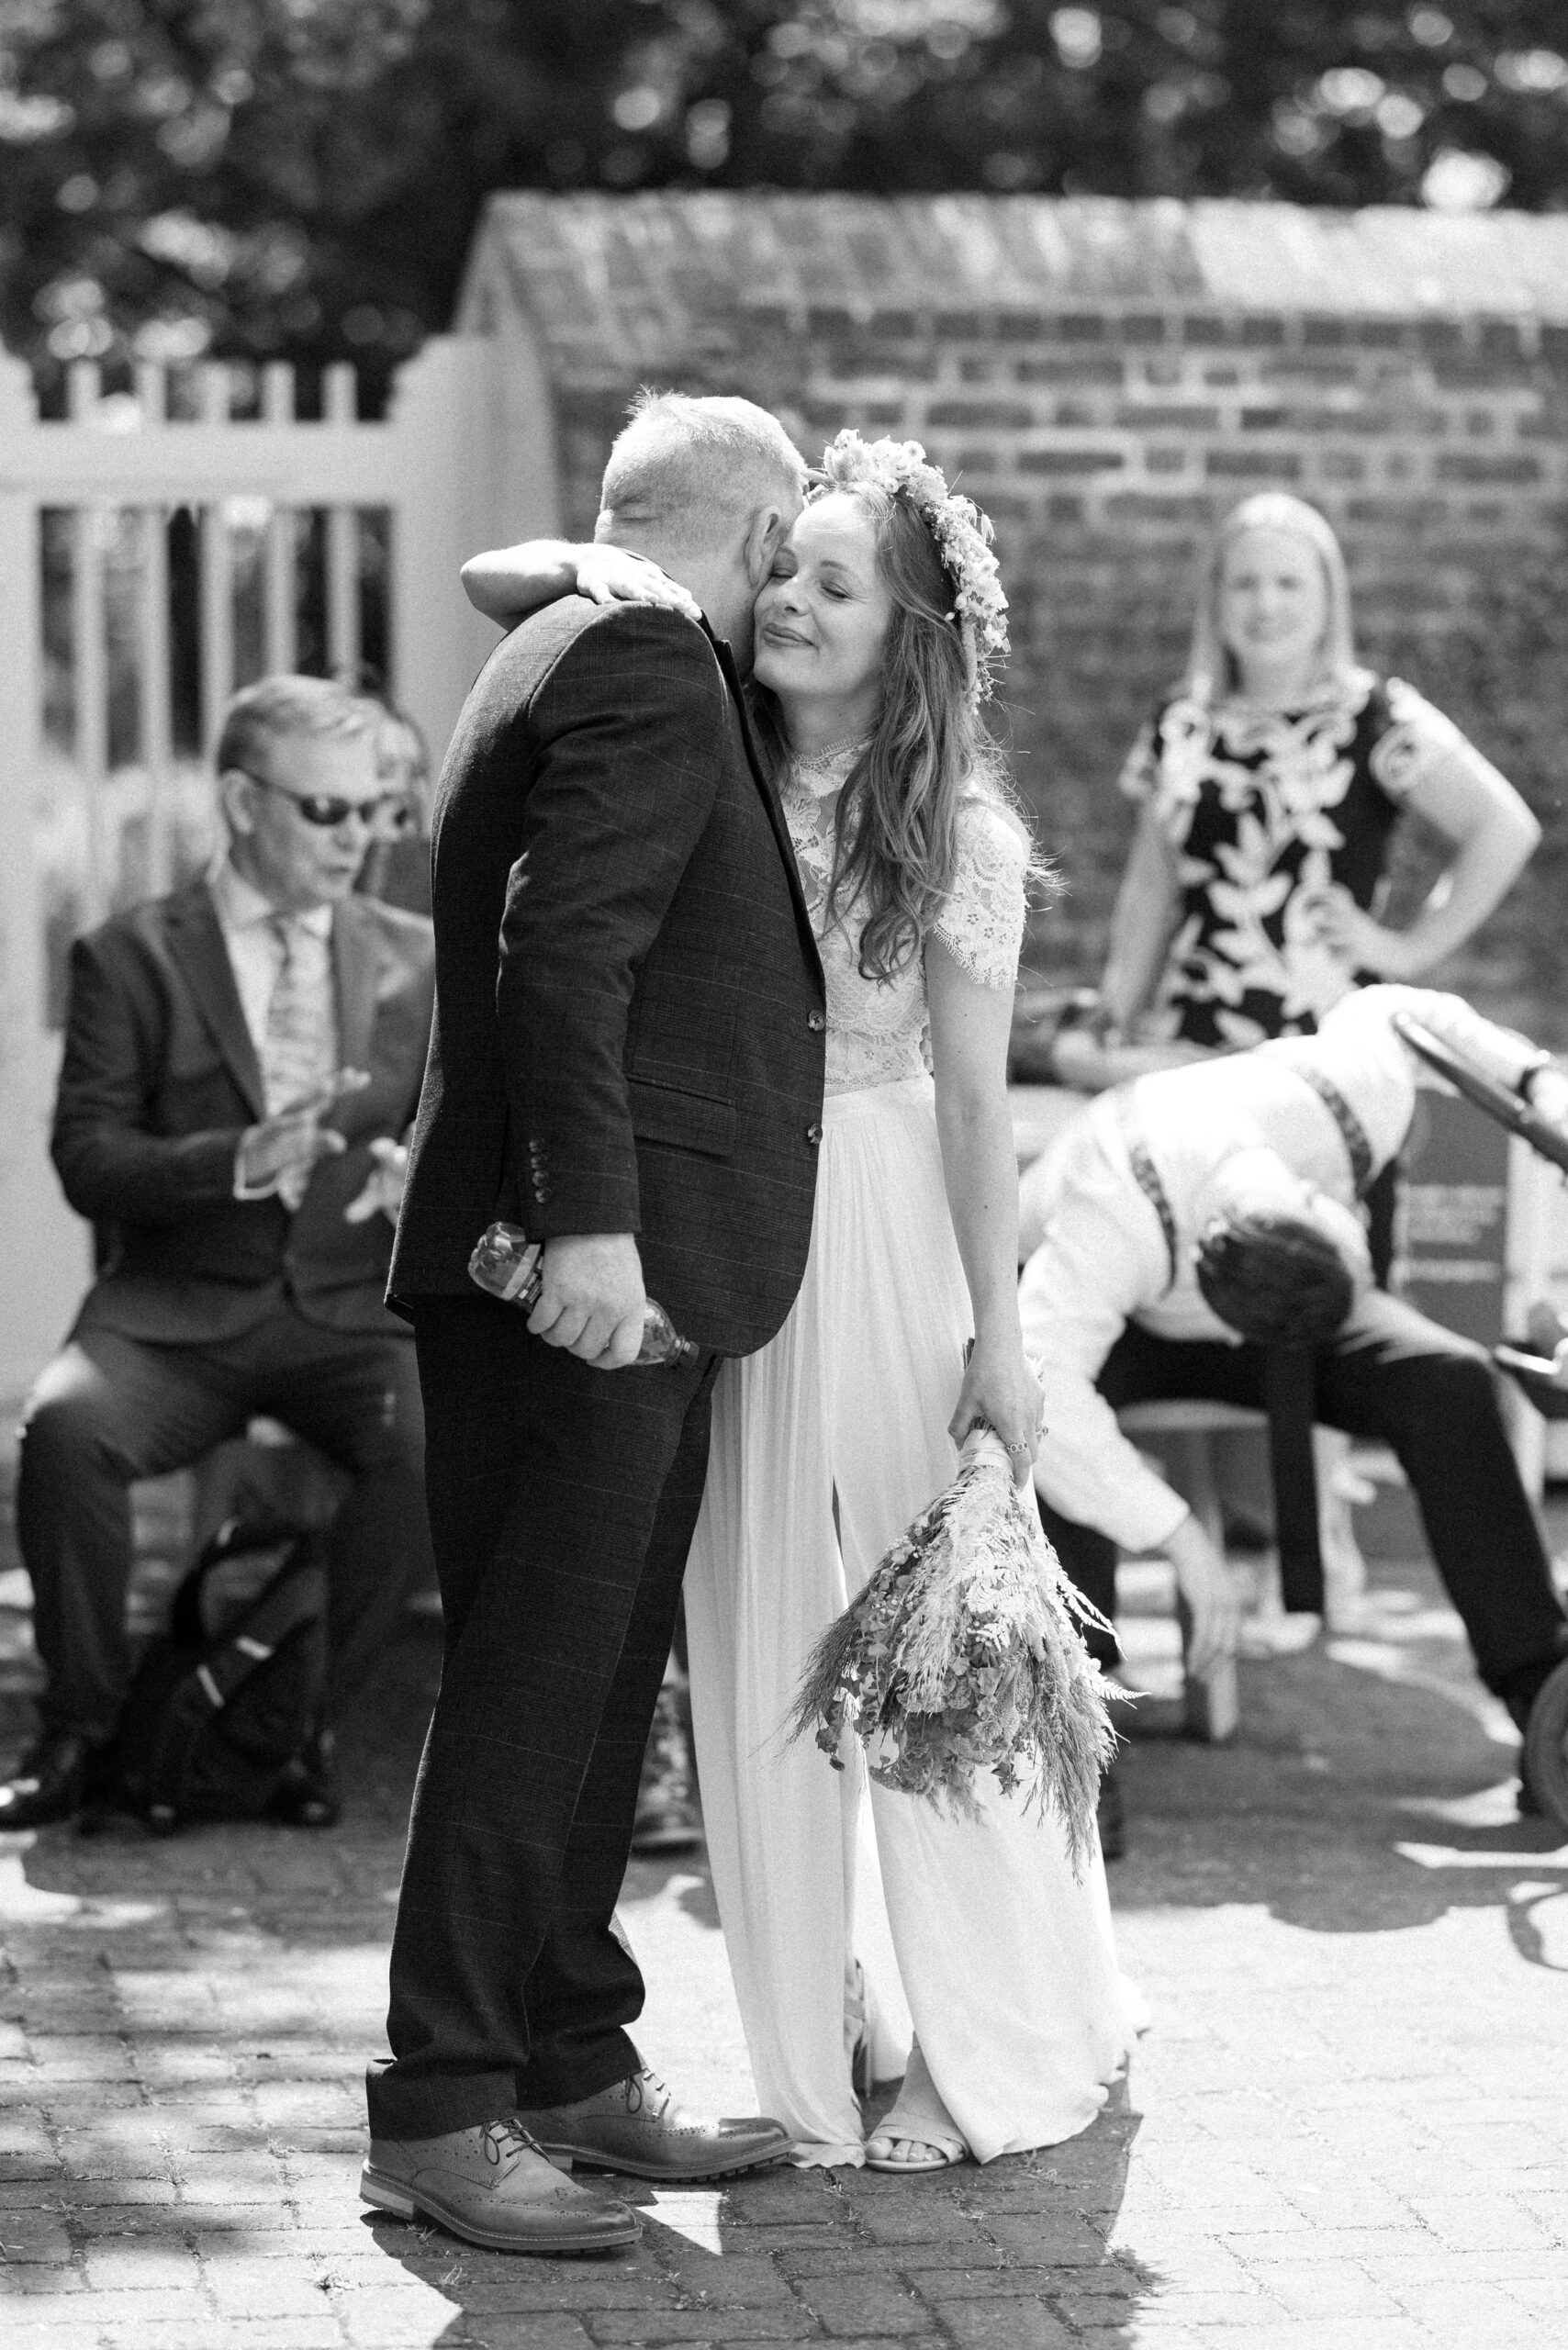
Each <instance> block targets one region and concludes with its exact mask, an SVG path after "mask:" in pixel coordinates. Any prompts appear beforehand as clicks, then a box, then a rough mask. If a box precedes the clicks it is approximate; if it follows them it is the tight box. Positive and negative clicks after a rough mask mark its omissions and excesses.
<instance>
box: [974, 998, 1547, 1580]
mask: <svg viewBox="0 0 1568 2350" xmlns="http://www.w3.org/2000/svg"><path fill="white" fill-rule="evenodd" d="M1396 1012H1407V1013H1411V1014H1413V1015H1414V1016H1415V1017H1416V1018H1417V1019H1418V1020H1419V1021H1420V1022H1421V1024H1422V1025H1423V1026H1424V1027H1426V1028H1428V1029H1430V1030H1431V1032H1432V1034H1433V1035H1435V1036H1438V1037H1439V1038H1440V1039H1441V1040H1442V1042H1443V1043H1445V1044H1447V1045H1449V1046H1452V1047H1453V1048H1454V1050H1456V1051H1457V1052H1460V1053H1462V1055H1463V1056H1464V1057H1465V1059H1466V1060H1467V1061H1469V1062H1471V1063H1473V1065H1474V1066H1475V1067H1476V1068H1478V1069H1482V1070H1484V1072H1485V1074H1486V1075H1487V1076H1489V1077H1493V1078H1495V1079H1497V1080H1499V1081H1500V1082H1502V1083H1503V1084H1505V1085H1509V1086H1512V1085H1517V1084H1518V1080H1519V1079H1520V1077H1521V1076H1522V1075H1523V1074H1524V1072H1525V1070H1526V1069H1529V1067H1531V1066H1532V1064H1533V1063H1534V1062H1535V1061H1536V1060H1537V1059H1538V1058H1539V1055H1538V1054H1537V1052H1536V1049H1535V1047H1534V1046H1532V1045H1530V1044H1529V1043H1528V1042H1527V1041H1526V1040H1525V1039H1524V1038H1523V1037H1521V1036H1516V1035H1513V1034H1512V1033H1511V1032H1510V1031H1508V1030H1507V1029H1505V1028H1499V1027H1497V1026H1495V1024H1494V1023H1493V1022H1491V1021H1489V1020H1484V1019H1483V1018H1482V1017H1481V1015H1480V1013H1476V1012H1473V1011H1472V1010H1471V1007H1470V1006H1469V1004H1467V1003H1464V1002H1462V1001H1461V999H1460V998H1459V997H1458V996H1453V995H1439V994H1438V993H1436V992H1435V991H1434V990H1430V989H1427V988H1410V987H1392V986H1390V987H1370V988H1361V989H1358V990H1356V991H1355V992H1354V993H1353V994H1351V995H1349V996H1347V997H1345V999H1344V1000H1343V1002H1340V1003H1338V1004H1337V1005H1336V1006H1335V1007H1334V1009H1333V1011H1332V1012H1330V1013H1328V1014H1327V1018H1326V1019H1325V1020H1324V1022H1323V1024H1322V1026H1321V1028H1319V1030H1318V1032H1317V1034H1316V1035H1315V1036H1289V1037H1281V1038H1280V1039H1279V1040H1278V1041H1277V1042H1275V1043H1273V1044H1270V1045H1260V1046H1255V1047H1254V1048H1253V1050H1251V1051H1250V1052H1245V1053H1237V1054H1233V1055H1230V1056H1228V1057H1225V1058H1219V1059H1215V1060H1213V1061H1204V1062H1198V1063H1194V1064H1193V1065H1192V1066H1190V1067H1187V1068H1184V1069H1166V1070H1162V1071H1161V1072H1160V1073H1159V1075H1158V1076H1154V1077H1144V1078H1139V1079H1137V1080H1136V1082H1134V1083H1133V1084H1131V1085H1127V1086H1120V1087H1118V1088H1116V1090H1115V1091H1114V1092H1112V1093H1103V1094H1101V1095H1100V1096H1099V1097H1098V1098H1097V1099H1096V1100H1095V1101H1094V1102H1092V1104H1091V1106H1090V1108H1089V1110H1088V1111H1087V1112H1086V1113H1085V1114H1084V1116H1083V1117H1082V1118H1081V1119H1080V1120H1079V1121H1078V1122H1077V1124H1076V1125H1072V1126H1070V1127H1069V1129H1068V1130H1067V1132H1066V1133H1065V1134H1064V1135H1062V1136H1060V1137H1059V1139H1058V1141H1057V1142H1056V1143H1055V1144H1054V1145H1053V1146H1052V1147H1051V1148H1050V1149H1049V1150H1048V1151H1047V1153H1046V1156H1045V1157H1044V1158H1042V1159H1041V1160H1039V1161H1038V1163H1037V1164H1036V1166H1035V1167H1033V1168H1031V1169H1030V1170H1029V1172H1028V1174H1027V1175H1026V1177H1025V1181H1024V1185H1023V1189H1022V1193H1021V1197H1020V1211H1021V1222H1020V1229H1021V1231H1022V1232H1023V1234H1024V1235H1025V1246H1031V1245H1032V1244H1034V1245H1032V1253H1031V1255H1030V1257H1029V1261H1028V1263H1027V1264H1026V1265H1025V1269H1024V1276H1023V1281H1022V1284H1021V1287H1020V1292H1019V1304H1020V1307H1021V1310H1022V1314H1023V1321H1024V1343H1025V1348H1027V1349H1028V1352H1029V1353H1030V1355H1031V1356H1034V1357H1036V1358H1037V1359H1039V1360H1041V1361H1042V1365H1043V1368H1042V1372H1041V1383H1042V1385H1043V1387H1044V1389H1045V1396H1046V1427H1047V1435H1046V1438H1045V1441H1044V1442H1043V1444H1042V1445H1041V1447H1040V1455H1039V1459H1038V1460H1037V1461H1036V1468H1035V1481H1036V1484H1037V1485H1038V1487H1039V1490H1040V1492H1041V1494H1043V1495H1044V1496H1045V1498H1046V1500H1047V1501H1048V1502H1049V1503H1050V1504H1051V1505H1052V1506H1053V1507H1054V1508H1056V1509H1058V1510H1059V1511H1060V1512H1061V1514H1062V1515H1063V1516H1065V1517H1070V1518H1072V1519H1074V1520H1076V1521H1077V1522H1078V1523H1079V1524H1081V1525H1085V1526H1092V1527H1097V1528H1099V1530H1100V1531H1101V1532H1103V1533H1105V1534H1108V1535H1109V1536H1110V1537H1111V1539H1113V1541H1114V1542H1116V1543H1118V1544H1120V1546H1121V1547H1122V1549H1123V1550H1131V1551H1134V1552H1137V1551H1144V1550H1157V1549H1158V1548H1159V1545H1160V1544H1161V1543H1162V1542H1163V1541H1165V1540H1166V1539H1167V1538H1168V1537H1169V1536H1170V1534H1171V1533H1173V1532H1174V1530H1175V1528H1176V1527H1177V1526H1178V1525H1180V1523H1181V1521H1182V1518H1184V1517H1185V1516H1186V1515H1187V1505H1186V1503H1185V1502H1184V1501H1182V1499H1181V1497H1180V1495H1179V1494H1175V1493H1173V1492H1172V1491H1171V1489H1170V1486H1169V1485H1168V1484H1166V1483H1165V1481H1164V1479H1163V1478H1161V1477H1160V1476H1159V1474H1158V1473H1157V1472H1156V1471H1155V1470H1153V1469H1152V1468H1150V1466H1149V1464H1148V1461H1147V1460H1145V1458H1144V1456H1143V1455H1142V1454H1141V1453H1140V1452H1139V1451H1138V1450H1137V1448H1136V1446H1134V1445H1132V1444H1130V1443H1129V1442H1128V1441H1127V1439H1126V1437H1124V1436H1123V1435H1122V1433H1121V1430H1120V1429H1119V1428H1118V1427H1117V1425H1116V1417H1115V1414H1114V1412H1113V1411H1112V1409H1111V1407H1110V1405H1109V1404H1106V1403H1105V1402H1103V1399H1102V1398H1101V1396H1100V1395H1099V1394H1098V1393H1097V1392H1096V1389H1095V1385H1094V1382H1095V1380H1096V1378H1097V1377H1098V1376H1099V1373H1100V1371H1101V1368H1102V1366H1103V1363H1104V1360H1105V1358H1106V1356H1107V1355H1108V1354H1109V1353H1110V1351H1111V1348H1113V1346H1114V1344H1115V1342H1116V1340H1117V1338H1118V1337H1120V1336H1121V1334H1122V1331H1123V1329H1124V1327H1125V1326H1126V1324H1127V1323H1128V1322H1129V1321H1137V1323H1138V1324H1139V1325H1140V1326H1142V1327H1143V1328H1145V1329H1148V1330H1151V1331H1153V1332H1154V1333H1155V1334H1156V1335H1157V1336H1158V1337H1164V1338H1175V1339H1192V1338H1201V1339H1208V1340H1214V1339H1221V1340H1224V1341H1226V1342H1227V1343H1229V1344H1231V1345H1239V1344H1240V1340H1239V1339H1238V1337H1237V1334H1236V1332H1235V1331H1234V1330H1232V1329H1230V1328H1229V1327H1228V1326H1227V1325H1226V1324H1225V1323H1223V1322H1222V1321H1221V1320H1220V1319H1219V1317H1218V1315H1215V1313H1214V1312H1213V1311H1212V1310H1211V1309H1210V1307H1209V1306H1208V1305H1207V1304H1205V1302H1204V1297H1203V1295H1202V1293H1201V1292H1200V1291H1199V1289H1198V1285H1197V1279H1196V1274H1195V1270H1194V1250H1195V1246H1196V1242H1197V1239H1198V1236H1199V1234H1200V1232H1201V1231H1202V1229H1203V1225H1204V1222H1205V1221H1206V1212H1207V1201H1206V1198H1205V1188H1206V1186H1207V1184H1208V1182H1209V1181H1210V1179H1211V1178H1212V1177H1213V1176H1214V1174H1215V1172H1216V1170H1217V1169H1219V1168H1220V1167H1221V1166H1222V1165H1223V1164H1224V1163H1225V1162H1226V1160H1228V1159H1230V1158H1234V1157H1235V1156H1236V1155H1237V1153H1238V1152H1239V1151H1244V1150H1256V1149H1258V1148H1260V1147H1261V1148H1266V1149H1270V1150H1272V1151H1274V1152H1276V1153H1277V1154H1278V1156H1279V1157H1280V1158H1282V1159H1283V1160H1284V1162H1285V1164H1286V1165H1287V1166H1288V1167H1289V1168H1291V1169H1292V1170H1293V1171H1294V1173H1296V1174H1298V1175H1302V1176H1305V1179H1306V1180H1307V1181H1308V1182H1310V1183H1312V1184H1315V1185H1316V1187H1317V1189H1318V1190H1320V1191H1322V1192H1327V1194H1328V1195H1329V1197H1330V1198H1332V1199H1336V1200H1338V1201H1340V1202H1341V1203H1343V1204H1344V1205H1345V1206H1347V1207H1349V1206H1352V1205H1353V1204H1354V1200H1355V1187H1354V1182H1353V1180H1352V1176H1351V1171H1350V1154H1349V1152H1348V1150H1347V1148H1346V1146H1345V1141H1344V1138H1343V1136H1341V1134H1340V1132H1339V1128H1338V1125H1337V1124H1336V1122H1335V1119H1334V1116H1333V1113H1332V1112H1331V1111H1330V1110H1329V1109H1328V1108H1327V1105H1326V1103H1325V1102H1323V1100H1322V1099H1321V1097H1320V1096H1319V1095H1318V1094H1317V1093H1316V1091H1314V1090H1313V1088H1312V1087H1311V1086H1310V1085H1309V1084H1307V1083H1305V1082H1304V1081H1303V1080H1302V1079H1301V1078H1300V1077H1299V1076H1298V1075H1297V1074H1296V1071H1297V1069H1299V1068H1300V1067H1302V1066H1304V1065H1305V1066H1307V1067H1310V1068H1312V1069H1316V1070H1318V1071H1320V1072H1321V1073H1322V1075H1323V1076H1324V1077H1325V1078H1327V1079H1328V1080H1330V1082H1331V1083H1332V1084H1333V1085H1335V1086H1336V1087H1337V1088H1338V1091H1339V1092H1340V1093H1341V1094H1342V1096H1343V1097H1344V1099H1345V1101H1346V1102H1347V1103H1348V1104H1349V1106H1350V1110H1351V1111H1352V1112H1353V1113H1354V1114H1355V1116H1356V1117H1357V1118H1358V1119H1359V1120H1360V1122H1361V1126H1362V1128H1363V1130H1364V1132H1365V1134H1366V1137H1367V1140H1368V1142H1369V1144H1370V1145H1371V1147H1372V1164H1373V1167H1374V1169H1378V1168H1382V1167H1383V1166H1385V1165H1386V1164H1387V1162H1388V1161H1389V1160H1390V1159H1391V1158H1394V1156H1395V1154H1396V1153H1397V1151H1398V1149H1399V1147H1400V1145H1401V1144H1402V1143H1403V1142H1404V1140H1405V1137H1406V1134H1407V1133H1408V1132H1409V1128H1410V1121H1411V1119H1412V1117H1413V1116H1414V1114H1415V1108H1416V1076H1417V1069H1418V1067H1419V1066H1420V1064H1419V1063H1418V1062H1417V1058H1416V1057H1415V1055H1414V1054H1413V1053H1412V1052H1411V1051H1410V1048H1409V1047H1408V1046H1406V1044H1405V1043H1404V1042H1403V1041H1402V1039H1401V1038H1400V1036H1399V1035H1398V1034H1397V1032H1396V1031H1395V1029H1394V1026H1393V1015H1394V1013H1396ZM1124 1105H1125V1110H1124ZM1124 1115H1126V1118H1127V1119H1128V1120H1129V1121H1130V1123H1131V1125H1133V1127H1134V1130H1135V1131H1136V1132H1137V1135H1138V1136H1140V1137H1141V1139H1142V1141H1143V1143H1144V1146H1145V1147H1146V1149H1147V1150H1148V1155H1149V1157H1150V1158H1152V1160H1153V1161H1154V1165H1155V1168H1156V1170H1157V1172H1158V1174H1159V1180H1160V1182H1161V1185H1162V1186H1163V1189H1164V1192H1165V1195H1166V1198H1167V1200H1168V1202H1169V1203H1170V1211H1171V1214H1172V1215H1173V1217H1174V1219H1175V1224H1176V1234H1177V1248H1176V1256H1177V1271H1176V1279H1175V1281H1174V1282H1172V1281H1171V1278H1170V1249H1169V1248H1168V1246H1167V1243H1166V1239H1165V1236H1164V1233H1163V1231H1162V1229H1161V1226H1160V1222H1159V1215H1158V1214H1157V1212H1156V1210H1155V1208H1154V1207H1153V1205H1152V1204H1151V1203H1150V1202H1149V1201H1148V1199H1147V1198H1146V1197H1145V1195H1144V1193H1143V1192H1142V1191H1141V1190H1140V1188H1139V1186H1138V1183H1137V1179H1136V1177H1135V1176H1134V1174H1133V1172H1132V1169H1131V1166H1130V1164H1129V1161H1128V1157H1127V1144H1126V1135H1125V1130H1124V1124H1123V1120H1124ZM1036 1235H1037V1236H1038V1239H1037V1244H1036V1243H1034V1236H1036Z"/></svg>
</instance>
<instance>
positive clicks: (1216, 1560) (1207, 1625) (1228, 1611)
mask: <svg viewBox="0 0 1568 2350" xmlns="http://www.w3.org/2000/svg"><path fill="white" fill-rule="evenodd" d="M1159 1547H1160V1549H1161V1550H1163V1551H1164V1553H1165V1555H1166V1557H1167V1558H1168V1559H1169V1560H1170V1563H1171V1565H1172V1566H1173V1567H1174V1568H1175V1570H1176V1585H1177V1588H1178V1590H1179V1591H1180V1592H1181V1594H1182V1598H1183V1599H1184V1600H1185V1601H1186V1603H1187V1606H1188V1607H1189V1609H1190V1610H1191V1612H1192V1617H1193V1633H1192V1639H1191V1640H1190V1641H1189V1643H1188V1648H1187V1671H1188V1672H1189V1673H1192V1674H1193V1677H1194V1678H1197V1677H1198V1676H1200V1675H1201V1674H1203V1673H1206V1672H1207V1671H1208V1670H1209V1667H1210V1666H1211V1665H1213V1664H1217V1663H1218V1662H1219V1660H1220V1658H1221V1657H1222V1656H1234V1655H1235V1653H1236V1641H1237V1633H1238V1601H1237V1592H1236V1582H1235V1578H1234V1577H1233V1576H1232V1574H1231V1572H1230V1569H1229V1568H1228V1567H1227V1566H1226V1563H1225V1561H1224V1560H1223V1559H1222V1558H1221V1556H1220V1554H1219V1552H1218V1551H1217V1550H1215V1546H1214V1544H1213V1543H1212V1542H1211V1541H1210V1540H1209V1538H1208V1536H1207V1535H1206V1534H1205V1533H1204V1529H1203V1527H1201V1526H1200V1525H1199V1524H1198V1521H1197V1519H1196V1518H1195V1517H1193V1516H1192V1515H1191V1513H1189V1514H1188V1516H1185V1517H1184V1518H1183V1519H1182V1523H1181V1525H1180V1526H1179V1527H1177V1528H1176V1531H1175V1533H1174V1534H1171V1535H1170V1536H1168V1537H1167V1539H1165V1541H1163V1542H1162V1543H1161V1544H1160V1546H1159Z"/></svg>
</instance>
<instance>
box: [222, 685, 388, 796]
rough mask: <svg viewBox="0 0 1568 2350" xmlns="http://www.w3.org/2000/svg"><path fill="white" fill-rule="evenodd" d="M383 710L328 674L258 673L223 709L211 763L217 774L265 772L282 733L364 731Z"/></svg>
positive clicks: (313, 733) (264, 778) (315, 733)
mask: <svg viewBox="0 0 1568 2350" xmlns="http://www.w3.org/2000/svg"><path fill="white" fill-rule="evenodd" d="M382 714H383V713H382V712H381V711H379V710H378V709H377V708H376V706H375V704H374V703H372V702H370V701H367V700H366V699H365V698H364V695H363V694H356V693H351V692H350V691H349V688H347V686H340V685H339V684H338V683H337V681H336V679H335V678H332V677H296V676H279V677H259V678H258V679H257V680H256V683H255V684H254V685H253V686H244V687H241V690H240V691H239V692H238V693H237V694H236V695H235V696H234V698H233V699H232V700H231V701H230V704H229V707H228V709H227V710H226V711H224V713H223V724H222V726H221V727H220V728H219V730H218V749H217V752H216V753H215V755H214V756H215V763H216V765H217V767H218V774H219V775H225V774H227V773H228V771H229V769H230V767H238V768H239V770H240V772H241V774H242V775H259V776H260V777H261V778H263V781H265V780H266V777H267V755H268V753H269V752H270V751H271V749H272V746H273V744H274V743H275V742H278V741H279V740H281V739H282V737H284V736H285V735H297V734H312V735H323V734H363V733H364V732H365V731H366V729H367V728H369V727H370V726H372V725H374V724H375V723H376V722H377V721H378V720H379V719H380V718H381V716H382Z"/></svg>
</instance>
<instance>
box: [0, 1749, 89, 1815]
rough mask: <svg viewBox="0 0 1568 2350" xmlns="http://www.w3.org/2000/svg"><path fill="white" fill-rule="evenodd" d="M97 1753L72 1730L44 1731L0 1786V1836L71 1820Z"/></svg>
mask: <svg viewBox="0 0 1568 2350" xmlns="http://www.w3.org/2000/svg"><path fill="white" fill-rule="evenodd" d="M97 1752H98V1749H97V1748H96V1747H95V1745H94V1743H93V1741H92V1740H91V1739H90V1738H83V1737H81V1736H80V1735H79V1734H78V1733H77V1732H76V1731H75V1730H72V1729H51V1730H46V1731H45V1732H44V1734H43V1736H42V1737H41V1738H40V1739H39V1742H38V1744H37V1745H36V1746H35V1747H34V1748H33V1750H32V1752H31V1753H30V1754H28V1755H27V1756H26V1757H25V1758H24V1759H23V1761H22V1762H20V1763H19V1764H18V1766H17V1770H16V1772H15V1774H13V1776H12V1777H10V1778H9V1779H7V1780H6V1781H5V1782H4V1784H3V1785H0V1832H3V1831H4V1830H7V1829H11V1828H43V1827H47V1825H48V1824H49V1822H50V1820H54V1819H71V1818H74V1816H75V1814H76V1813H77V1812H79V1811H80V1810H81V1808H82V1806H83V1804H84V1801H85V1800H86V1796H87V1789H88V1783H89V1781H90V1779H91V1777H92V1772H93V1762H94V1758H95V1755H96V1754H97Z"/></svg>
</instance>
